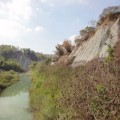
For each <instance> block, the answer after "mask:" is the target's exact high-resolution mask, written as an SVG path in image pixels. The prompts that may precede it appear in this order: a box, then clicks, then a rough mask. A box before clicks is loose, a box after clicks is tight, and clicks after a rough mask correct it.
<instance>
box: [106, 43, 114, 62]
mask: <svg viewBox="0 0 120 120" xmlns="http://www.w3.org/2000/svg"><path fill="white" fill-rule="evenodd" d="M107 52H108V56H107V57H106V59H105V61H106V62H110V61H111V60H113V57H114V49H113V48H112V47H111V45H110V44H109V45H108V50H107Z"/></svg>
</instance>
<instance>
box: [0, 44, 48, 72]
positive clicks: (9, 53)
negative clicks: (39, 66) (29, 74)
mask: <svg viewBox="0 0 120 120" xmlns="http://www.w3.org/2000/svg"><path fill="white" fill-rule="evenodd" d="M47 57H48V55H43V54H42V53H36V52H34V51H32V50H30V49H19V48H16V47H14V46H11V45H1V46H0V58H1V59H3V60H4V59H5V60H13V61H15V62H16V63H17V64H19V65H20V66H21V67H22V68H23V69H24V70H26V71H27V70H28V69H29V65H30V64H31V63H32V62H33V61H42V60H44V59H46V58H47ZM48 58H49V57H48Z"/></svg>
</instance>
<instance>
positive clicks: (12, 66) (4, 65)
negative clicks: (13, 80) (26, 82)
mask: <svg viewBox="0 0 120 120" xmlns="http://www.w3.org/2000/svg"><path fill="white" fill-rule="evenodd" d="M0 70H3V71H9V70H14V71H16V72H24V70H23V69H22V68H21V67H20V66H19V65H18V64H17V63H16V62H14V61H11V60H7V61H3V60H1V61H0Z"/></svg>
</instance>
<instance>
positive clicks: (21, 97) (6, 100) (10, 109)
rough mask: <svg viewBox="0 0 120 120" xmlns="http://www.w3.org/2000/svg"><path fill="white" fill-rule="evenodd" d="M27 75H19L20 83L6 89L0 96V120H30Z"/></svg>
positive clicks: (28, 80)
mask: <svg viewBox="0 0 120 120" xmlns="http://www.w3.org/2000/svg"><path fill="white" fill-rule="evenodd" d="M29 85H30V79H29V76H28V75H27V74H21V75H20V81H19V82H17V83H15V84H14V85H11V86H9V87H8V88H6V89H5V90H4V91H3V92H2V93H1V95H0V120H32V119H33V118H32V117H33V116H32V113H31V112H30V111H29V93H28V87H29Z"/></svg>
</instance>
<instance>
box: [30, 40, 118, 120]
mask: <svg viewBox="0 0 120 120" xmlns="http://www.w3.org/2000/svg"><path fill="white" fill-rule="evenodd" d="M113 49H114V50H113ZM119 50H120V42H119V43H118V44H117V46H116V47H115V48H111V46H109V47H108V54H109V56H110V57H112V59H109V61H108V62H106V58H105V59H103V60H101V59H95V60H92V61H90V62H88V63H87V64H86V65H85V66H78V67H76V68H74V69H73V68H71V67H70V66H62V65H53V66H51V65H46V64H45V63H44V64H42V63H36V64H34V65H33V66H32V68H31V78H32V86H31V88H30V105H31V108H32V111H33V113H34V116H35V120H119V119H120V114H119V113H120V82H119V78H120V52H118V51H119Z"/></svg>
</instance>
